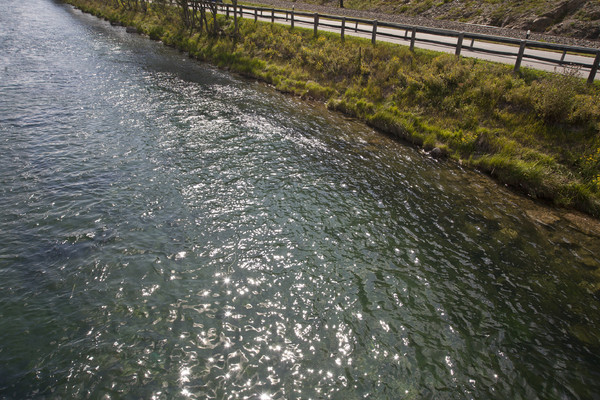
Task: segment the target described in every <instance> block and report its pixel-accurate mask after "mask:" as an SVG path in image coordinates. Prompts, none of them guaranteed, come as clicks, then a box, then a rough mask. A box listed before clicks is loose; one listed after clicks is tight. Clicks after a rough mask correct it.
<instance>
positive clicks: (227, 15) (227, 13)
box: [225, 4, 229, 19]
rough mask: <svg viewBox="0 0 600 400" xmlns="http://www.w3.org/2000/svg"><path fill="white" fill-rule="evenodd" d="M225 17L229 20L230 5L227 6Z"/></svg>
mask: <svg viewBox="0 0 600 400" xmlns="http://www.w3.org/2000/svg"><path fill="white" fill-rule="evenodd" d="M225 16H226V17H227V19H229V4H225Z"/></svg>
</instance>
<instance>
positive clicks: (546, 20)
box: [527, 17, 553, 32]
mask: <svg viewBox="0 0 600 400" xmlns="http://www.w3.org/2000/svg"><path fill="white" fill-rule="evenodd" d="M552 23H553V20H552V18H550V17H539V18H536V19H534V20H533V21H532V22H530V23H529V24H528V26H527V28H528V29H531V30H532V31H534V32H545V31H546V29H547V28H548V27H550V26H551V25H552Z"/></svg>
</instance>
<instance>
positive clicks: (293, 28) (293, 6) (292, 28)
mask: <svg viewBox="0 0 600 400" xmlns="http://www.w3.org/2000/svg"><path fill="white" fill-rule="evenodd" d="M292 29H294V6H292Z"/></svg>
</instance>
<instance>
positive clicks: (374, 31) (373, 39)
mask: <svg viewBox="0 0 600 400" xmlns="http://www.w3.org/2000/svg"><path fill="white" fill-rule="evenodd" d="M376 40H377V20H374V21H373V35H372V36H371V43H372V44H375V41H376Z"/></svg>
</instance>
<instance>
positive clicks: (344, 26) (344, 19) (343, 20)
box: [340, 17, 346, 42]
mask: <svg viewBox="0 0 600 400" xmlns="http://www.w3.org/2000/svg"><path fill="white" fill-rule="evenodd" d="M345 30H346V17H342V27H341V29H340V36H341V38H342V42H343V41H344V40H346V39H345V38H344V31H345Z"/></svg>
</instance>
